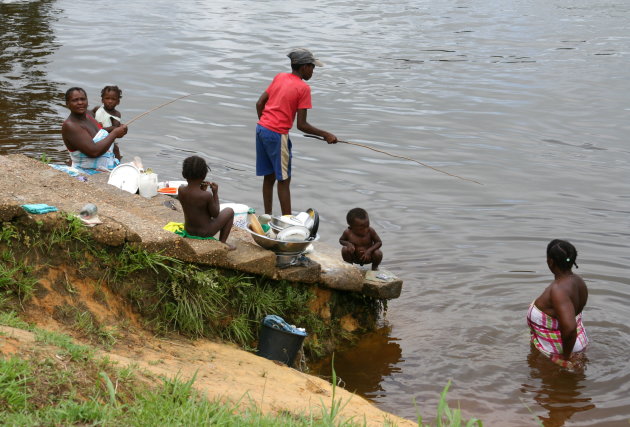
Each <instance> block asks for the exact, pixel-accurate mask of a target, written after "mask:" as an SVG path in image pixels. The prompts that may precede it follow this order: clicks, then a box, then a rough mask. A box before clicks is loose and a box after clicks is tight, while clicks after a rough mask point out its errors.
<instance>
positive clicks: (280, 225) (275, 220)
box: [269, 216, 296, 231]
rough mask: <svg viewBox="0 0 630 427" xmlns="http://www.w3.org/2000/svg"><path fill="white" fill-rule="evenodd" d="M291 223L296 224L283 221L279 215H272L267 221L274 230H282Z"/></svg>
mask: <svg viewBox="0 0 630 427" xmlns="http://www.w3.org/2000/svg"><path fill="white" fill-rule="evenodd" d="M292 225H296V224H292V223H290V222H285V221H284V220H282V218H281V217H279V216H272V217H271V220H270V221H269V226H270V227H271V228H273V229H274V230H276V231H280V230H283V229H285V228H287V227H291V226H292Z"/></svg>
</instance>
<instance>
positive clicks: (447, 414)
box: [418, 380, 483, 427]
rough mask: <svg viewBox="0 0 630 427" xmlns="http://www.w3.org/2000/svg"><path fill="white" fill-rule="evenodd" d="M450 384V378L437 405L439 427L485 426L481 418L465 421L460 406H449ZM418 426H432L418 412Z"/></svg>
mask: <svg viewBox="0 0 630 427" xmlns="http://www.w3.org/2000/svg"><path fill="white" fill-rule="evenodd" d="M450 386H451V381H450V380H449V381H448V383H447V384H446V386H444V389H443V390H442V393H441V394H440V401H439V403H438V407H437V416H436V419H435V425H436V426H437V427H460V426H466V427H472V426H478V427H483V423H482V422H481V420H479V419H477V418H471V419H470V420H468V421H465V420H464V419H463V418H462V411H461V409H459V408H457V409H454V408H451V407H449V405H448V402H447V401H446V394H447V393H448V389H449V387H450ZM418 426H419V427H431V424H424V423H423V421H422V416H420V414H418Z"/></svg>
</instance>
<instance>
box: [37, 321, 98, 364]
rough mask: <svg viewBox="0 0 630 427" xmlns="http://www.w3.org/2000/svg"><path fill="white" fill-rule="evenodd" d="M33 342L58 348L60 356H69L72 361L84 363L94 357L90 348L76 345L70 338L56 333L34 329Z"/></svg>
mask: <svg viewBox="0 0 630 427" xmlns="http://www.w3.org/2000/svg"><path fill="white" fill-rule="evenodd" d="M35 340H36V341H39V342H42V343H44V344H51V345H55V346H57V347H59V348H60V349H62V350H63V353H62V355H68V356H70V359H71V360H72V361H86V360H90V359H92V358H93V357H94V350H93V349H92V348H91V347H88V346H85V345H81V344H76V343H75V342H74V341H73V340H72V338H70V337H69V336H67V335H64V334H60V333H58V332H52V331H46V330H43V329H39V328H35Z"/></svg>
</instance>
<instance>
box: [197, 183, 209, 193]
mask: <svg viewBox="0 0 630 427" xmlns="http://www.w3.org/2000/svg"><path fill="white" fill-rule="evenodd" d="M208 185H210V183H209V182H208V181H202V182H201V184H199V188H201V190H202V191H206V190H207V189H208Z"/></svg>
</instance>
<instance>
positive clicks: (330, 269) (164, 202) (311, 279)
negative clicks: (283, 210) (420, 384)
mask: <svg viewBox="0 0 630 427" xmlns="http://www.w3.org/2000/svg"><path fill="white" fill-rule="evenodd" d="M107 178H108V174H106V173H99V174H96V175H91V176H89V177H88V178H87V179H88V181H87V182H82V181H80V180H78V179H77V178H75V177H71V176H69V175H67V174H66V173H63V172H60V171H57V170H55V169H53V168H51V167H50V166H48V165H46V164H44V163H42V162H40V161H37V160H34V159H31V158H29V157H26V156H24V155H21V154H14V155H9V156H0V182H2V183H3V185H2V186H1V187H0V221H14V220H15V219H16V218H19V220H20V221H24V222H25V223H26V224H32V225H33V226H38V227H44V228H51V227H54V226H55V225H56V224H58V223H59V222H60V221H65V215H64V214H63V213H62V212H67V213H70V214H77V213H78V212H79V211H80V210H81V208H82V207H83V206H84V205H85V204H86V203H94V204H95V205H96V206H97V207H98V211H99V217H100V219H101V220H102V221H103V223H102V224H99V225H97V226H95V227H91V228H88V230H89V231H90V232H91V233H92V235H93V237H94V239H95V240H96V241H97V242H99V243H101V244H104V245H107V246H111V247H118V246H122V245H124V244H125V243H129V244H134V245H137V246H139V247H142V248H144V249H146V250H149V251H154V252H159V253H162V254H164V255H167V256H170V257H173V258H177V259H180V260H182V261H185V262H194V263H199V264H205V265H211V266H216V267H221V268H227V269H233V270H237V271H242V272H246V273H252V274H257V275H262V276H266V277H272V278H275V279H283V280H289V281H292V282H302V283H309V284H319V285H320V286H323V287H327V288H330V289H337V290H342V291H349V292H361V293H365V294H367V295H370V296H373V297H375V298H380V299H391V298H397V297H398V296H399V295H400V292H401V288H402V280H400V279H397V280H396V281H393V282H391V283H388V284H383V283H382V282H378V281H377V282H374V281H370V280H367V281H366V280H364V277H363V273H362V271H361V270H360V269H359V268H358V267H357V266H354V265H351V264H348V263H345V262H344V261H343V260H342V259H341V254H340V250H339V248H331V247H330V246H328V245H325V244H323V243H320V242H315V243H314V248H315V250H314V252H313V253H310V254H308V255H307V257H308V258H309V259H310V260H311V261H312V263H310V264H309V265H307V266H300V267H289V268H285V269H279V268H277V267H276V255H275V254H274V253H273V252H271V251H268V250H265V249H263V248H261V247H260V246H258V245H257V244H256V243H255V242H254V240H253V239H252V237H251V235H250V234H249V233H247V232H246V231H244V230H241V229H239V228H237V227H234V228H233V229H232V232H231V234H230V238H229V243H230V244H233V245H235V246H236V247H237V249H236V250H235V251H228V250H227V247H226V245H224V244H222V243H220V242H217V241H212V240H195V239H183V238H181V237H180V236H178V235H176V234H174V233H171V232H169V231H165V230H164V229H163V227H164V226H165V225H166V224H167V223H169V222H184V214H183V212H182V209H181V205H180V204H179V201H178V200H177V199H175V198H173V197H170V196H166V195H161V194H159V195H157V196H155V197H153V198H151V199H145V198H143V197H141V196H139V195H137V194H130V193H127V192H125V191H122V190H120V189H118V188H116V187H113V186H111V185H108V184H107ZM27 203H46V204H49V205H51V206H55V207H57V208H58V209H59V211H60V212H57V213H49V214H44V215H30V214H27V213H26V211H24V209H22V207H21V205H23V204H27Z"/></svg>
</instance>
